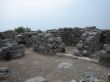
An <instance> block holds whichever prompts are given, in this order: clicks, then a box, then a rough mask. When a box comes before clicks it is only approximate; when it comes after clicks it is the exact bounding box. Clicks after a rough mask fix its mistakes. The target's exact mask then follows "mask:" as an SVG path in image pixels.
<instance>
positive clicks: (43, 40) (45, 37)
mask: <svg viewBox="0 0 110 82" xmlns="http://www.w3.org/2000/svg"><path fill="white" fill-rule="evenodd" d="M33 49H34V50H36V51H41V52H44V53H52V54H55V53H57V52H65V48H64V44H63V42H62V39H61V38H60V37H56V36H54V35H53V34H52V33H47V32H43V33H39V34H38V35H37V36H33Z"/></svg>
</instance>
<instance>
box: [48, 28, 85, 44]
mask: <svg viewBox="0 0 110 82" xmlns="http://www.w3.org/2000/svg"><path fill="white" fill-rule="evenodd" d="M47 32H49V33H52V34H54V35H55V36H59V37H61V38H62V41H63V42H64V43H65V45H70V46H71V45H76V44H77V43H78V42H79V41H80V38H81V35H82V33H83V29H82V28H78V27H75V28H60V29H58V30H56V29H54V30H48V31H47Z"/></svg>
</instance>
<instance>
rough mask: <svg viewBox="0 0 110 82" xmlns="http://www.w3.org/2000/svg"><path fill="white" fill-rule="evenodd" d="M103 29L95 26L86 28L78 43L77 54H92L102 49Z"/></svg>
mask: <svg viewBox="0 0 110 82" xmlns="http://www.w3.org/2000/svg"><path fill="white" fill-rule="evenodd" d="M100 36H101V31H100V30H98V29H95V28H93V29H92V28H90V29H89V28H85V32H84V33H83V34H82V37H81V40H80V42H79V43H78V44H77V50H76V52H75V53H74V54H75V55H82V56H90V55H91V54H92V53H94V52H96V51H97V50H100V47H101V46H102V44H100Z"/></svg>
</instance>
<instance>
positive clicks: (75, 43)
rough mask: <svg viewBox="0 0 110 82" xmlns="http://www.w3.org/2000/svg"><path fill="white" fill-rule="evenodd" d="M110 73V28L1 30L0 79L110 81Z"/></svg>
mask: <svg viewBox="0 0 110 82" xmlns="http://www.w3.org/2000/svg"><path fill="white" fill-rule="evenodd" d="M5 67H7V68H5ZM7 70H8V71H7ZM109 73H110V30H109V29H108V30H107V29H97V28H96V27H95V26H93V27H86V28H78V27H75V28H60V29H53V30H47V31H32V32H24V33H17V32H15V31H6V32H1V33H0V82H79V81H80V82H109V79H110V78H109V76H110V75H109ZM86 74H89V75H86ZM99 80H100V81H99Z"/></svg>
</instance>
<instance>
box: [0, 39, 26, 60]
mask: <svg viewBox="0 0 110 82" xmlns="http://www.w3.org/2000/svg"><path fill="white" fill-rule="evenodd" d="M0 44H1V45H0V58H4V59H6V60H10V59H12V58H18V57H21V56H23V55H24V54H25V46H24V45H18V44H17V42H16V41H13V40H7V39H5V40H1V42H0Z"/></svg>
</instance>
